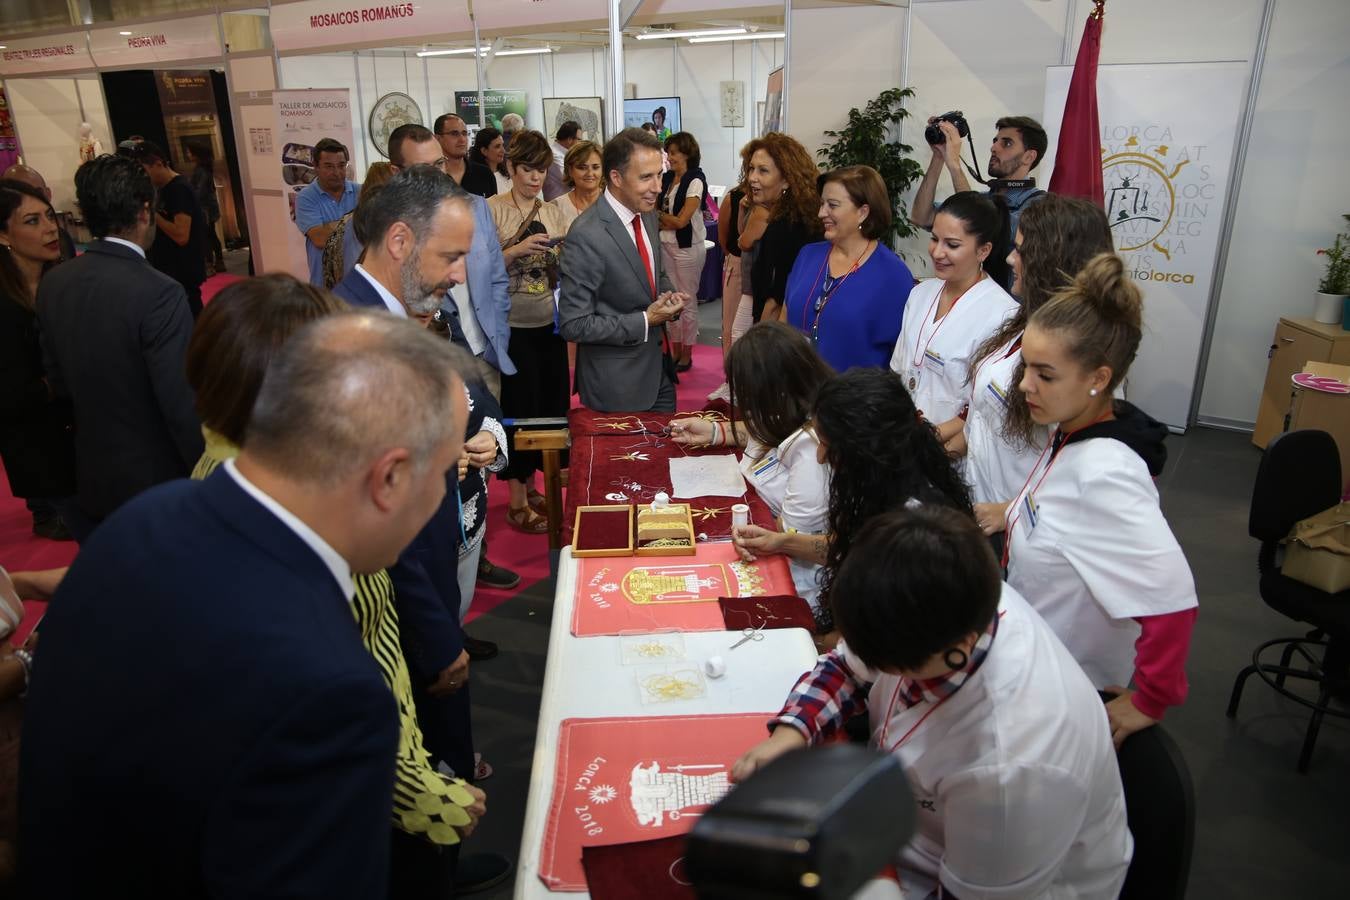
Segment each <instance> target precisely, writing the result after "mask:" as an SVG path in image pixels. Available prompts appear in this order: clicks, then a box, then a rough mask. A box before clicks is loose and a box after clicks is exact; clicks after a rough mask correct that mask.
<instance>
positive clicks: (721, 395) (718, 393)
mask: <svg viewBox="0 0 1350 900" xmlns="http://www.w3.org/2000/svg"><path fill="white" fill-rule="evenodd" d="M708 399H709V400H725V401H726V402H728V403H730V402H731V389H730V388H729V387H727V383H726V382H725V381H724V382H722V384H721V385H720V386H719V387H718V388H717V390H715V391H713V392H712V393H711V394H709V395H708Z"/></svg>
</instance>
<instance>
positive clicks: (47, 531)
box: [33, 516, 75, 541]
mask: <svg viewBox="0 0 1350 900" xmlns="http://www.w3.org/2000/svg"><path fill="white" fill-rule="evenodd" d="M33 534H35V535H37V536H38V537H44V538H47V539H48V540H52V541H73V540H75V536H74V535H73V534H71V533H70V529H69V528H67V527H66V523H65V520H64V519H62V518H61V517H60V516H52V517H51V518H49V519H41V520H38V519H34V520H33Z"/></svg>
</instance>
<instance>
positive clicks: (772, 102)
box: [759, 66, 783, 134]
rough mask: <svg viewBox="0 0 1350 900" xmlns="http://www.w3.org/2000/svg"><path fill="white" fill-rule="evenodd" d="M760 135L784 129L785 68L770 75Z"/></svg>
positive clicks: (761, 118)
mask: <svg viewBox="0 0 1350 900" xmlns="http://www.w3.org/2000/svg"><path fill="white" fill-rule="evenodd" d="M759 122H760V125H759V133H760V134H768V133H769V132H770V131H781V130H782V129H783V67H782V66H779V67H778V68H776V69H774V70H773V71H772V72H770V73H769V82H768V91H767V93H766V95H765V97H764V111H763V113H762V114H761V115H760V120H759Z"/></svg>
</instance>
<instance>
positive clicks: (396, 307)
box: [356, 263, 408, 319]
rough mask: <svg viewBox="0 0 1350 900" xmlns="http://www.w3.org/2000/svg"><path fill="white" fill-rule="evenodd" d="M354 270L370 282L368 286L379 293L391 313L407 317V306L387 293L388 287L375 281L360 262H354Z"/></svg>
mask: <svg viewBox="0 0 1350 900" xmlns="http://www.w3.org/2000/svg"><path fill="white" fill-rule="evenodd" d="M356 271H358V272H360V273H361V277H362V278H364V279H365V280H366V281H369V282H370V286H371V287H373V288H375V293H377V294H379V295H380V299H381V300H383V301H384V305H385V306H386V307H388V309H389V311H390V312H391V313H393V314H394V315H396V316H399V317H401V318H404V319H406V318H408V310H407V308H406V307H404V305H403V303H402V302H401V301H400V300H399V299H398V298H397V297H395V296H394V295H393V294H391V293H389V289H388V288H386V287H385V286H384V285H382V284H380V283H379V282H378V281H376V280H375V276H374V275H371V274H370V273H369V272H367V271H366V270H365V269H363V268H362V267H361V264H360V263H357V264H356Z"/></svg>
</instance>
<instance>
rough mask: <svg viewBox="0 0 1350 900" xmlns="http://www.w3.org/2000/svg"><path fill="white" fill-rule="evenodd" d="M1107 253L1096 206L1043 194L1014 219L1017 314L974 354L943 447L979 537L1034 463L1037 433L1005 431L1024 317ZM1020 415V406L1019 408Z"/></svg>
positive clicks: (1107, 238) (993, 527)
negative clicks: (958, 462) (951, 455)
mask: <svg viewBox="0 0 1350 900" xmlns="http://www.w3.org/2000/svg"><path fill="white" fill-rule="evenodd" d="M1113 249H1114V244H1113V243H1112V240H1111V226H1110V225H1109V224H1108V223H1107V221H1106V214H1105V213H1104V212H1102V208H1101V207H1100V206H1097V205H1096V204H1094V203H1090V202H1088V201H1087V200H1082V199H1079V198H1077V197H1064V196H1061V195H1059V194H1048V195H1046V196H1045V197H1043V198H1042V199H1041V200H1040V201H1039V202H1037V203H1034V204H1032V205H1030V206H1028V207H1027V208H1026V210H1025V211H1024V212H1023V213H1022V221H1021V225H1020V227H1019V228H1018V230H1017V236H1016V239H1015V241H1014V244H1013V249H1012V252H1011V253H1010V254H1008V263H1009V265H1010V266H1011V267H1012V272H1013V294H1015V295H1016V296H1017V298H1018V302H1019V304H1020V305H1019V306H1018V309H1017V312H1016V313H1015V314H1013V316H1012V317H1011V318H1009V319H1007V320H1006V321H1005V322H1004V323H1003V327H1002V328H1000V329H998V331H996V332H994V334H992V335H990V337H988V338H987V339H986V340H985V341H984V343H982V344H980V346H979V347H978V348H977V349H976V350H975V353H974V355H973V356H972V357H971V360H970V370H969V375H968V377H967V400H966V402H967V403H968V404H969V406H970V411H969V413H968V414H967V416H966V422H965V428H964V429H963V430H962V431H960V432H958V433H957V434H956V436H955V437H953V438H952V440H951V441H950V442H948V445H947V446H948V449H949V450H952V451H953V452H955V453H957V454H958V455H959V454H962V453H964V454H965V456H966V469H965V474H966V478H967V480H968V481H969V482H970V488H971V493H972V494H973V495H974V498H975V518H976V520H977V521H978V522H979V524H980V527H981V528H982V529H983V530H984V533H985V534H994V533H996V532H999V531H1002V529H1003V513H1004V511H1005V510H1006V509H1007V506H1008V502H1009V501H1010V500H1012V498H1013V495H1014V494H1016V493H1017V491H1018V490H1019V489H1020V488H1021V486H1022V482H1023V481H1025V480H1026V477H1027V473H1029V472H1030V471H1031V467H1032V466H1034V465H1035V464H1036V459H1037V457H1039V456H1040V453H1041V450H1042V449H1043V448H1044V447H1045V442H1046V440H1047V439H1048V434H1047V432H1046V430H1045V429H1044V428H1040V427H1036V428H1033V429H1031V430H1022V429H1020V428H1019V429H1017V430H1015V431H1014V432H1013V434H1012V435H1011V436H1009V435H1008V434H1007V433H1006V432H1007V429H1005V422H1006V421H1007V419H1008V414H1009V407H1010V401H1011V400H1012V399H1013V398H1014V395H1016V394H1017V379H1016V374H1017V368H1018V366H1019V365H1021V362H1022V353H1021V351H1022V332H1023V331H1025V330H1026V327H1027V319H1028V318H1030V316H1031V315H1032V314H1033V313H1035V312H1036V310H1038V309H1040V308H1041V307H1042V306H1044V305H1045V303H1046V301H1047V300H1049V299H1050V297H1051V295H1052V294H1054V293H1055V292H1056V291H1059V290H1062V289H1064V288H1066V287H1068V285H1069V283H1070V282H1071V281H1072V280H1073V277H1074V276H1075V275H1077V274H1078V271H1079V270H1080V269H1082V268H1083V266H1085V265H1087V262H1088V260H1090V259H1092V258H1093V257H1094V256H1096V255H1097V254H1099V253H1110V252H1111V251H1112V250H1113ZM1019 407H1020V408H1021V409H1025V408H1026V407H1025V406H1023V405H1021V404H1019Z"/></svg>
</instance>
